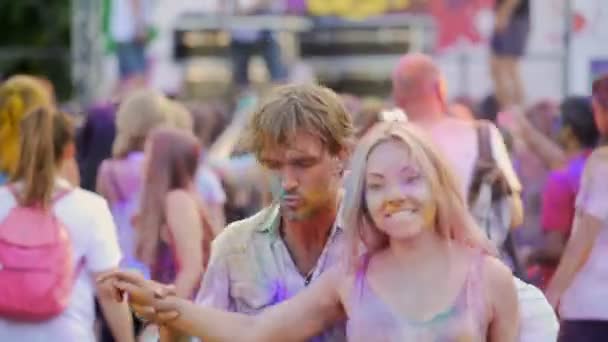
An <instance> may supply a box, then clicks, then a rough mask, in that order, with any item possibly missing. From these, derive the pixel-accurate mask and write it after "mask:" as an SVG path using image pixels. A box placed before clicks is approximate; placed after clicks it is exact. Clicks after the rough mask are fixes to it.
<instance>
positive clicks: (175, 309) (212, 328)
mask: <svg viewBox="0 0 608 342" xmlns="http://www.w3.org/2000/svg"><path fill="white" fill-rule="evenodd" d="M111 278H112V279H113V283H114V285H115V286H116V288H117V289H119V290H120V291H124V292H126V293H128V295H129V300H130V301H131V302H137V303H139V304H142V305H153V306H154V309H155V310H156V312H157V313H159V315H160V316H165V317H168V316H173V317H174V319H173V320H171V321H168V322H167V323H166V325H167V326H169V327H170V328H172V329H175V330H177V331H180V332H182V333H185V334H188V335H191V336H197V337H200V338H201V339H202V340H203V341H206V342H213V341H245V342H246V341H304V340H307V339H309V338H312V337H314V336H316V335H318V334H319V333H321V332H322V331H323V330H325V329H326V328H328V327H330V326H331V325H332V324H334V323H335V322H337V321H339V320H342V319H344V318H345V313H344V309H343V306H342V299H341V298H342V296H341V294H340V289H339V288H340V284H341V283H342V280H343V279H344V276H343V272H342V271H341V270H339V269H334V270H330V271H328V272H326V273H324V274H323V275H322V276H321V277H320V278H319V279H318V280H316V281H315V282H313V283H312V285H311V286H310V287H308V288H306V289H305V290H304V291H302V292H301V293H299V294H298V295H296V296H295V297H293V298H291V299H289V300H287V301H285V302H282V303H280V304H277V305H275V306H273V307H270V308H268V309H266V311H264V312H262V313H261V314H259V315H257V316H248V315H244V314H239V313H231V312H225V311H222V310H217V309H213V308H210V307H206V306H201V305H197V304H195V303H192V302H190V301H188V300H186V299H183V298H179V297H166V298H165V299H158V298H160V297H162V296H158V295H157V294H155V293H154V290H153V289H151V288H150V287H149V286H147V284H146V280H144V279H143V278H142V277H141V276H139V275H137V274H134V273H130V272H116V273H115V274H114V275H113V276H112V277H111ZM105 280H107V278H106V279H104V281H105ZM175 316H177V317H176V318H175Z"/></svg>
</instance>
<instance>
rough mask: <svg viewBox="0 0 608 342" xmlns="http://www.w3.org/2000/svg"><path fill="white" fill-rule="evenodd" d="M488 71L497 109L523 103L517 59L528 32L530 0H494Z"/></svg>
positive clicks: (524, 47)
mask: <svg viewBox="0 0 608 342" xmlns="http://www.w3.org/2000/svg"><path fill="white" fill-rule="evenodd" d="M495 13H496V24H495V27H494V34H493V36H492V40H491V43H490V44H491V49H492V57H491V69H492V78H493V81H494V89H495V92H496V96H497V98H498V101H499V103H500V107H501V109H505V108H507V107H510V106H513V105H519V106H522V105H523V104H524V88H523V84H522V80H521V75H520V72H519V60H520V58H521V57H522V56H523V55H524V53H525V49H526V43H527V41H528V33H529V31H530V0H496V5H495Z"/></svg>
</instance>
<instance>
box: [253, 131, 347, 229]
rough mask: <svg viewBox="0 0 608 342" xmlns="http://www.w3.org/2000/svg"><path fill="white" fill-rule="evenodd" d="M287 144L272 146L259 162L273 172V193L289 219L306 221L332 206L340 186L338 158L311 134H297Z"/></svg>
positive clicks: (271, 173)
mask: <svg viewBox="0 0 608 342" xmlns="http://www.w3.org/2000/svg"><path fill="white" fill-rule="evenodd" d="M288 141H289V143H288V144H287V145H285V146H276V145H275V146H269V147H267V148H265V149H264V150H263V151H262V152H261V154H260V162H261V164H262V165H263V166H264V167H265V169H266V170H267V171H268V173H269V175H270V181H271V187H272V192H273V196H274V197H275V199H277V200H279V201H280V204H281V213H282V214H283V217H284V218H285V219H287V220H306V219H310V218H313V217H314V216H315V215H318V214H319V213H320V212H322V211H323V210H327V209H329V206H328V205H329V204H331V201H334V200H335V199H336V196H337V191H338V189H339V183H340V181H339V180H340V175H339V163H340V161H339V160H338V158H334V157H332V156H331V155H330V153H329V152H328V151H327V149H326V147H325V146H323V144H322V143H321V141H320V140H319V139H318V138H317V137H315V136H312V135H310V134H307V133H298V134H296V135H295V136H294V137H292V138H290V139H288Z"/></svg>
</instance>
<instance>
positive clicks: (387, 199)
mask: <svg viewBox="0 0 608 342" xmlns="http://www.w3.org/2000/svg"><path fill="white" fill-rule="evenodd" d="M365 178H366V179H365V203H366V205H367V209H368V211H369V214H370V216H371V218H372V220H373V223H374V224H375V226H376V227H377V228H378V229H379V230H380V231H381V232H383V233H385V234H387V235H388V236H389V238H391V239H400V240H402V239H410V238H412V237H415V236H417V235H418V234H419V233H420V232H422V231H423V230H425V229H430V228H432V227H433V222H434V218H435V213H436V205H435V201H434V199H433V196H432V192H431V187H430V185H429V182H428V181H427V179H426V178H425V177H424V175H422V173H421V170H420V168H419V167H418V165H416V163H415V162H414V161H412V160H411V158H410V153H409V151H408V149H407V148H406V146H405V145H404V144H403V143H401V142H399V141H396V140H391V141H386V142H383V143H381V144H379V145H377V146H376V147H374V148H373V149H372V151H371V153H370V155H369V158H368V161H367V166H366V173H365Z"/></svg>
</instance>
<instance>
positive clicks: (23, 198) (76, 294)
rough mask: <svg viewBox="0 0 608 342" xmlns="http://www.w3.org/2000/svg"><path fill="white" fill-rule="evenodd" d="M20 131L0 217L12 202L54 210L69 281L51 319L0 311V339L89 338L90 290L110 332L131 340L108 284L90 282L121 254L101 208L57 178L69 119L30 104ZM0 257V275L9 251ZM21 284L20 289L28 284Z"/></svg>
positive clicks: (0, 197) (70, 131) (69, 137)
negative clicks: (63, 303)
mask: <svg viewBox="0 0 608 342" xmlns="http://www.w3.org/2000/svg"><path fill="white" fill-rule="evenodd" d="M20 134H21V136H20V142H19V155H20V156H21V157H20V158H19V159H18V161H17V165H16V168H15V173H14V174H13V177H12V178H11V181H10V183H9V184H8V186H2V187H0V222H4V221H5V219H6V218H7V217H8V215H9V214H10V212H11V211H12V210H13V209H15V208H16V207H32V206H42V207H43V208H46V210H53V211H54V214H55V217H56V218H57V219H58V220H59V221H60V222H61V223H62V224H63V226H64V227H65V230H66V232H67V233H68V236H69V239H70V242H71V247H72V267H73V270H74V284H73V288H72V291H71V295H70V301H69V304H68V306H67V308H66V309H65V311H64V312H62V313H61V314H59V315H58V316H56V317H54V318H51V319H49V320H46V321H42V322H22V321H17V320H14V319H13V320H9V319H7V318H4V317H1V316H0V341H24V342H26V341H46V340H56V341H90V342H93V341H95V340H96V339H95V336H94V329H93V326H94V321H95V304H94V298H95V296H97V298H98V300H99V303H100V305H101V308H102V310H103V312H104V314H105V316H106V318H107V319H108V322H109V325H110V328H111V330H112V332H113V335H114V338H115V339H116V340H117V341H133V334H132V332H131V329H132V323H131V319H130V313H129V309H128V307H127V305H126V304H124V303H117V302H116V301H114V300H113V297H112V294H113V292H112V289H111V287H110V288H108V287H104V286H103V285H100V284H97V286H96V284H95V281H94V279H96V278H97V277H99V276H100V275H102V274H104V273H105V272H109V271H111V270H114V269H116V268H117V267H118V262H119V260H120V250H119V248H118V244H117V243H116V235H115V227H114V223H113V222H112V217H111V215H110V211H109V210H108V206H107V204H106V203H105V201H104V200H103V198H101V197H100V196H98V195H95V194H93V193H90V192H88V191H85V190H82V189H80V188H74V187H72V186H71V185H70V183H68V181H66V180H65V179H64V178H62V177H60V173H59V170H60V169H61V167H62V164H63V163H65V162H66V161H70V160H73V157H74V150H75V149H74V127H73V124H72V123H71V121H70V120H69V118H68V117H67V116H66V115H65V114H63V113H53V112H51V111H49V110H48V109H37V110H35V111H33V112H30V113H27V114H26V115H25V116H24V119H22V120H21V126H20ZM1 224H2V223H0V225H1ZM3 228H6V227H3ZM16 228H19V227H16ZM41 229H43V227H41ZM5 231H6V230H5ZM0 239H2V238H0ZM2 240H3V241H4V239H2ZM0 262H1V263H4V264H5V265H4V266H5V267H4V268H0V272H6V273H4V275H3V279H7V277H10V272H11V268H10V264H8V262H10V259H9V256H8V255H2V256H1V257H0ZM3 285H5V284H3ZM23 285H24V291H26V289H27V288H28V286H33V285H32V284H23Z"/></svg>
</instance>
